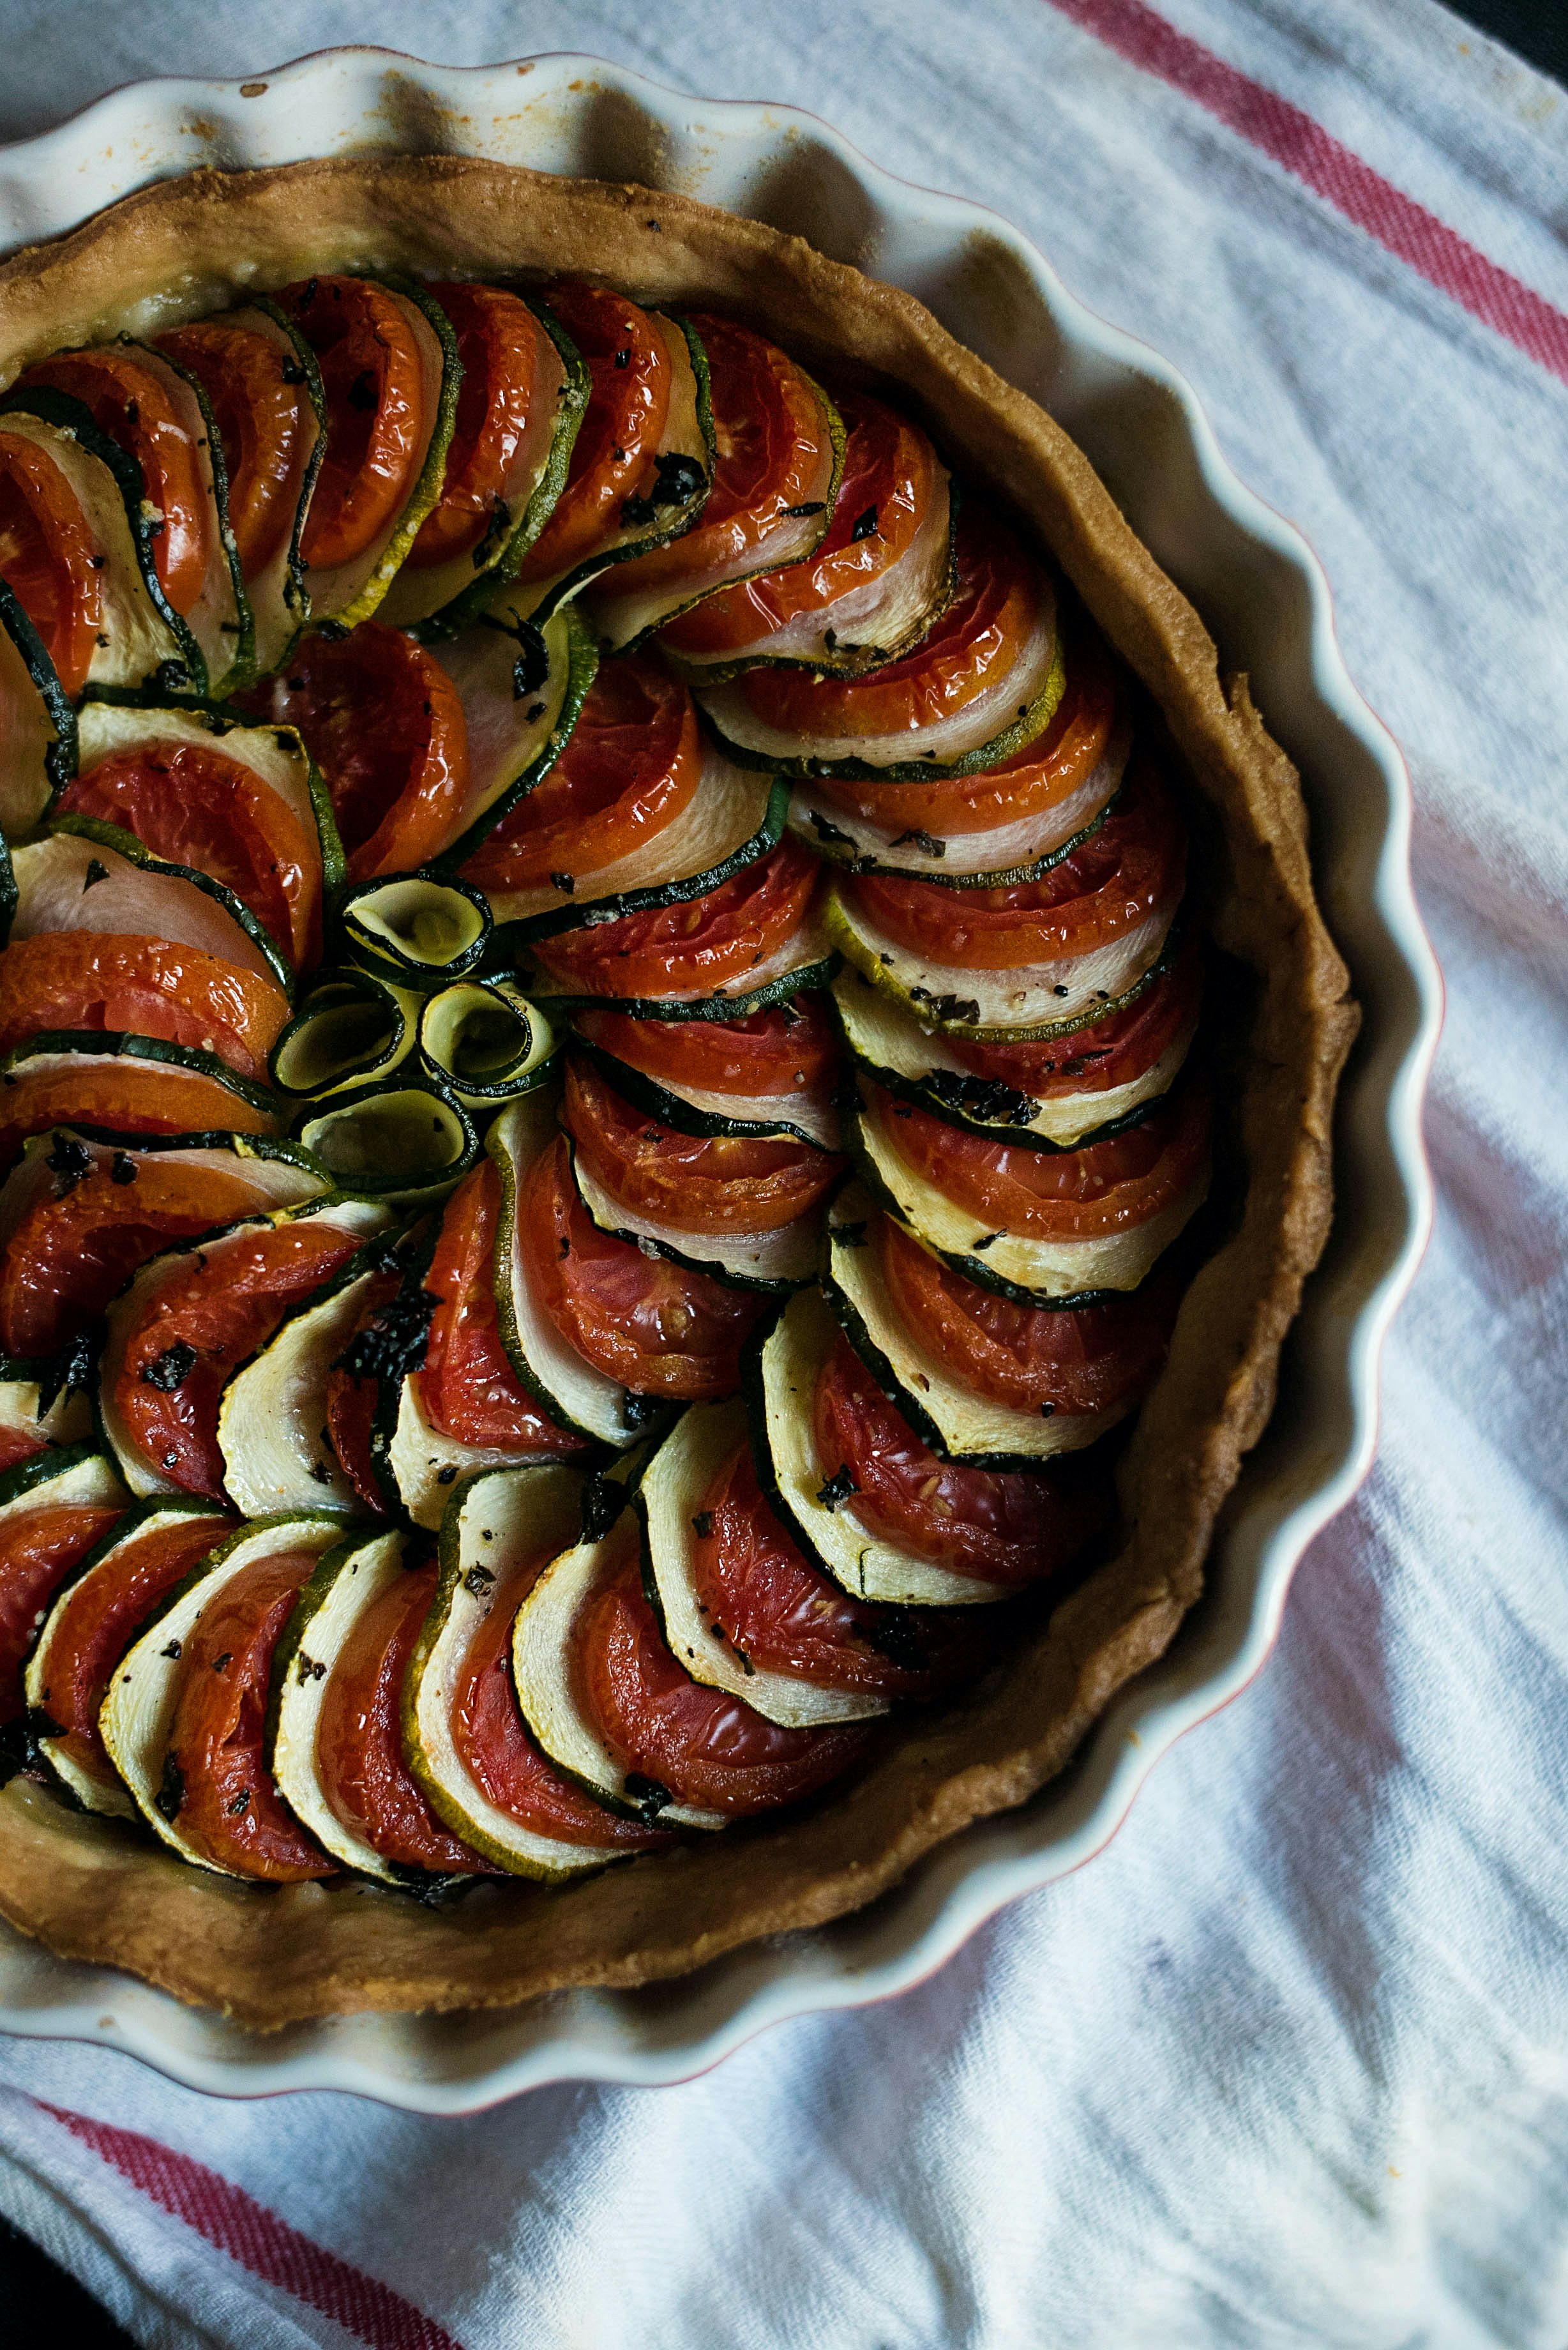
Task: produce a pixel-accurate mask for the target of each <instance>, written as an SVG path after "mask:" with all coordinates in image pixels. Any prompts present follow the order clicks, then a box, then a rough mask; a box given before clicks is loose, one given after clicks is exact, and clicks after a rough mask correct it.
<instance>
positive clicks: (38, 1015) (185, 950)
mask: <svg viewBox="0 0 1568 2350" xmlns="http://www.w3.org/2000/svg"><path fill="white" fill-rule="evenodd" d="M287 1018H288V999H287V997H286V995H285V994H284V993H283V990H282V989H281V988H278V987H274V986H273V985H272V984H271V983H270V982H269V981H267V980H265V979H262V978H260V977H259V976H258V975H257V973H256V972H250V971H244V970H242V968H241V967H240V965H239V964H238V963H233V962H225V961H224V960H223V957H222V956H221V955H210V954H204V953H203V952H202V950H201V948H200V947H186V946H178V945H176V944H175V943H174V941H172V940H171V939H154V938H137V937H131V936H130V935H123V934H121V933H120V932H119V931H42V932H40V934H39V935H38V936H37V937H36V938H31V939H18V940H17V941H16V945H15V946H9V947H6V948H5V950H4V951H0V1053H8V1052H9V1051H10V1049H11V1047H12V1046H13V1045H22V1044H26V1041H27V1039H28V1038H29V1037H30V1036H41V1035H44V1034H45V1032H46V1031H47V1030H48V1029H51V1028H53V1029H62V1028H78V1029H82V1028H86V1029H93V1030H107V1031H110V1032H119V1033H121V1034H124V1035H132V1036H161V1037H165V1038H167V1039H168V1041H169V1042H170V1043H171V1044H172V1045H189V1046H192V1047H194V1048H195V1049H196V1050H197V1051H200V1052H205V1053H216V1054H217V1055H218V1057H219V1059H220V1060H223V1061H226V1062H227V1063H228V1065H229V1066H230V1068H231V1069H234V1070H235V1071H236V1072H237V1073H238V1075H239V1076H242V1077H252V1078H256V1079H261V1080H265V1076H266V1056H267V1055H268V1054H269V1053H270V1052H271V1050H272V1048H273V1046H274V1045H275V1043H276V1042H277V1038H278V1034H279V1032H280V1030H281V1029H282V1027H283V1024H284V1022H285V1021H286V1019H287Z"/></svg>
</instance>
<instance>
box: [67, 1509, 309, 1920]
mask: <svg viewBox="0 0 1568 2350" xmlns="http://www.w3.org/2000/svg"><path fill="white" fill-rule="evenodd" d="M343 1533H344V1527H343V1521H342V1519H341V1518H337V1517H332V1516H329V1515H327V1514H326V1513H323V1512H319V1511H304V1512H300V1513H296V1514H294V1515H290V1516H287V1517H279V1518H265V1519H263V1520H261V1521H260V1522H259V1523H256V1524H254V1525H248V1526H242V1527H241V1528H240V1530H239V1532H238V1533H237V1534H230V1535H229V1536H228V1538H227V1540H226V1541H223V1542H221V1543H219V1544H218V1545H217V1546H216V1548H215V1549H214V1550H213V1551H212V1552H210V1553H209V1555H208V1556H207V1557H206V1558H205V1559H204V1560H203V1562H202V1565H200V1566H198V1567H196V1568H195V1569H194V1570H193V1571H192V1574H190V1575H187V1576H186V1578H185V1580H184V1581H183V1583H181V1584H179V1585H177V1586H176V1587H175V1589H174V1590H173V1591H172V1592H171V1594H170V1596H169V1597H168V1598H167V1599H166V1600H165V1601H164V1602H163V1605H162V1606H161V1607H160V1608H159V1609H157V1611H156V1612H155V1613H154V1614H153V1615H152V1616H151V1617H149V1618H148V1620H147V1622H146V1623H145V1624H144V1625H143V1627H142V1628H141V1631H140V1634H139V1635H138V1637H137V1638H136V1639H135V1641H134V1642H133V1643H132V1645H131V1646H130V1648H128V1649H127V1650H126V1653H125V1655H124V1656H123V1657H122V1658H121V1659H120V1660H119V1664H118V1665H117V1666H116V1668H115V1671H114V1678H113V1679H112V1680H111V1681H110V1683H109V1694H108V1696H107V1697H106V1698H105V1699H104V1701H103V1709H102V1711H101V1712H100V1713H99V1731H101V1733H102V1736H103V1742H104V1745H105V1746H106V1747H107V1748H108V1750H109V1759H110V1761H111V1762H112V1763H113V1764H114V1767H115V1769H116V1770H117V1771H118V1772H119V1775H120V1777H121V1779H122V1780H123V1781H124V1783H125V1785H126V1787H127V1789H128V1791H129V1793H130V1796H131V1799H132V1801H133V1802H134V1804H135V1805H136V1808H137V1810H138V1812H139V1813H140V1815H141V1817H142V1818H143V1819H144V1820H145V1821H146V1823H147V1825H148V1826H149V1827H150V1828H151V1829H152V1830H153V1831H154V1832H155V1833H156V1834H157V1835H159V1836H161V1839H162V1841H163V1842H164V1843H165V1844H166V1845H168V1846H171V1849H172V1850H173V1851H175V1852H177V1853H178V1854H179V1856H180V1857H181V1859H182V1860H189V1861H192V1862H194V1864H195V1866H197V1867H198V1868H205V1869H210V1870H211V1871H212V1872H213V1875H214V1876H217V1877H230V1876H233V1875H234V1871H233V1870H231V1869H226V1868H220V1867H219V1866H218V1865H217V1864H216V1862H214V1861H211V1860H209V1859H208V1858H207V1856H206V1855H205V1854H204V1853H202V1852H199V1851H197V1849H196V1847H195V1846H194V1845H192V1843H191V1842H190V1841H189V1839H188V1838H187V1837H185V1836H183V1835H181V1833H180V1821H179V1813H178V1810H177V1808H176V1806H175V1805H174V1804H169V1805H168V1807H167V1810H166V1809H165V1807H164V1804H163V1802H162V1801H161V1798H162V1797H163V1794H164V1789H163V1758H164V1755H165V1753H166V1752H167V1750H168V1745H169V1738H170V1733H171V1731H172V1729H173V1727H174V1714H175V1709H176V1707H177V1706H178V1705H179V1702H180V1690H181V1684H182V1679H183V1674H182V1650H183V1648H184V1646H185V1643H186V1642H187V1641H188V1640H189V1639H190V1638H191V1635H192V1631H193V1630H194V1629H195V1627H196V1623H197V1621H198V1619H199V1617H201V1615H202V1611H203V1609H204V1608H206V1607H208V1606H209V1605H210V1603H211V1602H212V1601H213V1599H215V1598H216V1597H217V1596H218V1595H219V1593H220V1592H222V1591H223V1590H224V1589H225V1588H226V1586H228V1585H229V1584H231V1583H233V1582H234V1579H235V1578H236V1576H238V1575H242V1574H243V1573H244V1570H245V1569H246V1568H247V1567H251V1566H254V1565H258V1564H259V1563H260V1561H262V1560H263V1559H266V1558H275V1557H279V1556H281V1555H283V1554H284V1553H286V1552H288V1551H307V1552H310V1553H312V1554H313V1555H317V1556H319V1555H320V1554H321V1553H322V1552H323V1551H326V1550H329V1549H331V1547H332V1546H333V1544H335V1543H340V1542H341V1541H342V1539H343ZM169 1812H172V1813H173V1814H174V1815H173V1817H172V1818H171V1817H169V1816H168V1813H169ZM242 1881H244V1880H242Z"/></svg>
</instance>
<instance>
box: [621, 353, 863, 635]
mask: <svg viewBox="0 0 1568 2350" xmlns="http://www.w3.org/2000/svg"><path fill="white" fill-rule="evenodd" d="M691 324H692V325H693V326H694V327H695V328H696V329H697V332H698V334H699V336H700V337H701V342H702V348H703V350H704V351H705V352H706V353H707V356H708V382H709V390H710V392H711V398H712V402H713V432H714V437H715V440H716V442H717V444H718V453H717V457H716V459H715V462H714V466H713V485H712V488H711V490H710V492H709V494H708V502H707V504H706V505H704V507H703V508H702V512H701V515H700V516H699V517H698V519H697V521H696V522H695V523H694V524H693V525H692V526H691V529H690V530H688V531H683V532H682V533H681V534H680V537H679V538H675V539H671V540H670V543H669V544H668V546H656V547H654V548H653V549H652V551H651V552H650V553H649V554H647V555H639V556H637V557H636V558H635V560H634V561H632V562H630V563H627V564H624V565H622V566H621V567H619V568H618V572H617V575H616V592H617V593H618V594H620V593H621V592H623V591H625V592H628V593H629V592H631V591H632V590H636V591H637V592H639V593H641V592H642V591H643V590H645V589H648V588H650V587H677V588H679V587H681V586H683V585H685V584H688V583H690V584H691V586H692V587H697V586H700V585H706V584H707V583H708V582H710V581H712V580H717V579H722V578H726V577H732V576H733V574H734V573H735V571H737V570H738V569H740V568H742V567H743V566H744V565H745V564H746V563H747V561H748V560H749V559H751V558H753V557H754V558H755V559H756V560H758V561H759V562H760V561H761V559H762V556H763V552H764V549H765V545H766V541H767V538H768V536H769V535H770V533H772V532H774V530H776V527H777V525H778V523H779V521H780V519H781V518H782V517H783V516H784V515H787V514H788V513H789V511H790V509H791V508H792V507H798V506H802V505H807V506H811V505H814V504H815V511H817V512H820V511H821V500H822V498H823V496H824V493H825V491H826V486H827V483H828V481H829V479H830V477H831V474H832V470H833V442H832V440H831V438H830V436H829V433H828V430H827V419H826V416H825V414H824V413H823V405H822V400H821V397H820V395H819V394H818V393H817V391H816V390H815V388H814V387H813V385H812V383H811V381H810V380H809V379H808V377H807V376H806V374H805V369H803V368H800V367H798V366H797V365H796V363H795V361H794V359H791V358H790V357H789V354H788V353H787V352H786V351H781V350H780V349H779V348H778V345H777V344H776V343H770V342H769V341H768V340H767V338H766V337H765V336H763V335H758V334H754V333H753V330H752V328H750V327H742V326H738V325H737V324H736V322H735V320H734V319H733V318H720V317H714V316H713V314H712V313H711V312H707V311H704V312H701V313H693V314H692V317H691Z"/></svg>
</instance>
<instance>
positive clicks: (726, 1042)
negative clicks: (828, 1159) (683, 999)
mask: <svg viewBox="0 0 1568 2350" xmlns="http://www.w3.org/2000/svg"><path fill="white" fill-rule="evenodd" d="M575 1024H576V1028H577V1029H578V1031H579V1032H580V1034H581V1035H584V1036H585V1037H586V1038H587V1041H588V1043H589V1044H590V1045H597V1046H598V1047H599V1048H600V1050H601V1051H602V1052H606V1053H609V1054H612V1055H614V1057H615V1058H616V1059H617V1060H618V1061H624V1062H625V1064H626V1066H627V1067H628V1069H638V1070H640V1071H641V1073H642V1075H643V1076H649V1077H653V1078H656V1079H658V1080H659V1081H660V1082H661V1083H673V1084H674V1085H676V1086H691V1087H692V1088H693V1089H694V1090H695V1091H697V1092H699V1093H712V1094H737V1095H740V1096H741V1097H743V1098H751V1097H755V1096H757V1095H759V1094H761V1095H767V1096H774V1095H779V1094H801V1093H827V1092H829V1091H831V1089H832V1087H834V1086H835V1085H836V1082H837V1079H838V1074H839V1069H840V1066H841V1055H840V1053H839V1050H838V1039H837V1037H836V1034H835V1032H834V1029H833V1025H832V1024H831V1022H830V1021H829V1019H828V1016H827V1014H826V1011H825V1009H824V1008H823V1005H822V1003H821V1000H820V998H819V997H818V996H817V995H816V994H815V993H806V994H804V995H798V996H796V997H795V999H794V1003H774V1004H770V1005H769V1006H768V1008H767V1010H766V1011H764V1012H753V1013H751V1014H748V1016H747V1017H746V1018H745V1019H744V1020H638V1019H634V1018H633V1017H632V1015H631V1014H629V1013H626V1012H615V1011H611V1010H609V1009H608V1008H605V1009H604V1010H599V1009H598V1008H597V1007H592V1008H589V1009H587V1010H586V1011H582V1012H579V1013H578V1014H576V1023H575Z"/></svg>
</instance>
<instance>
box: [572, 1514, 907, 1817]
mask: <svg viewBox="0 0 1568 2350" xmlns="http://www.w3.org/2000/svg"><path fill="white" fill-rule="evenodd" d="M575 1632H576V1655H575V1658H574V1659H573V1662H574V1666H575V1669H576V1688H577V1698H578V1702H579V1703H580V1704H581V1705H582V1707H583V1709H584V1711H586V1712H587V1714H588V1716H589V1717H590V1719H591V1720H592V1721H594V1723H595V1724H596V1725H597V1729H598V1731H599V1734H600V1735H601V1737H602V1738H603V1739H604V1742H605V1743H606V1745H607V1747H608V1748H609V1750H610V1752H611V1753H612V1754H613V1755H614V1756H615V1758H616V1761H617V1762H618V1763H619V1764H620V1767H621V1769H622V1770H623V1771H628V1772H636V1773H639V1775H640V1776H641V1777H642V1778H645V1779H652V1780H655V1781H656V1782H657V1783H658V1784H659V1786H661V1787H667V1788H668V1789H669V1790H670V1794H672V1795H674V1796H675V1797H676V1798H677V1799H678V1800H679V1801H680V1802H681V1803H686V1804H694V1805H699V1806H701V1808H702V1809H703V1810H705V1811H714V1812H723V1813H726V1814H728V1815H729V1816H730V1817H731V1818H732V1819H743V1818H745V1817H747V1816H748V1815H749V1814H753V1813H755V1812H765V1811H771V1810H773V1809H774V1808H776V1807H777V1806H778V1805H779V1804H794V1803H798V1802H799V1801H800V1799H801V1798H802V1796H804V1795H811V1794H815V1793H816V1790H817V1789H818V1788H819V1787H824V1786H826V1784H827V1782H828V1781H829V1780H830V1779H836V1777H837V1776H838V1774H839V1773H840V1772H841V1771H846V1770H847V1769H848V1767H849V1765H850V1764H851V1763H855V1762H857V1760H858V1759H859V1757H860V1755H861V1754H862V1753H863V1752H865V1749H866V1743H867V1733H866V1732H865V1731H864V1730H862V1729H860V1728H859V1727H858V1726H857V1725H846V1727H844V1728H842V1729H833V1730H781V1729H780V1728H779V1726H778V1724H777V1723H776V1722H772V1721H763V1717H762V1715H761V1714H760V1713H755V1712H753V1710H752V1708H751V1707H750V1706H749V1705H743V1704H742V1701H741V1700H740V1699H739V1698H737V1697H731V1696H729V1695H728V1693H727V1692H726V1691H725V1690H715V1689H707V1688H704V1686H703V1685H702V1684H701V1682H700V1681H694V1680H692V1679H691V1678H690V1676H689V1675H688V1674H686V1673H684V1672H682V1670H681V1669H680V1666H679V1665H678V1664H677V1663H676V1661H675V1659H674V1658H673V1657H672V1656H671V1655H670V1650H669V1649H668V1648H666V1647H665V1645H664V1642H663V1640H662V1638H660V1636H659V1627H658V1625H657V1624H656V1623H655V1622H654V1618H653V1610H652V1608H651V1607H649V1603H648V1600H647V1598H646V1596H644V1593H643V1588H642V1576H641V1572H640V1570H639V1565H638V1563H637V1561H636V1560H635V1559H633V1560H631V1561H630V1562H629V1563H628V1565H626V1566H625V1567H624V1568H623V1569H622V1570H621V1572H620V1573H619V1574H618V1575H615V1576H613V1577H612V1578H611V1580H610V1581H609V1582H608V1583H607V1585H606V1586H605V1587H604V1588H603V1589H602V1590H600V1591H597V1592H596V1593H595V1594H594V1595H593V1596H592V1597H591V1598H590V1599H589V1600H588V1602H587V1606H586V1607H584V1609H583V1611H582V1614H581V1616H580V1617H579V1618H578V1620H577V1624H576V1627H575Z"/></svg>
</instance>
